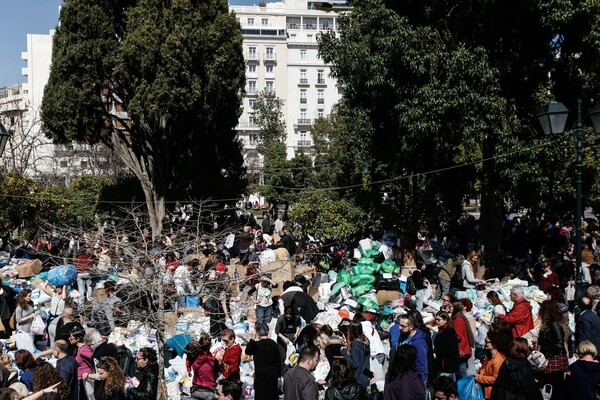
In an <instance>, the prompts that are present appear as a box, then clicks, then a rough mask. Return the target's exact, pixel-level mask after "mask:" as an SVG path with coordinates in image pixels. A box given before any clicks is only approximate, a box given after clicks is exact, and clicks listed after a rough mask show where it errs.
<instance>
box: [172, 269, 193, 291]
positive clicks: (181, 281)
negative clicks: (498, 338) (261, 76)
mask: <svg viewBox="0 0 600 400" xmlns="http://www.w3.org/2000/svg"><path fill="white" fill-rule="evenodd" d="M173 281H174V282H175V289H177V295H178V296H184V295H186V294H190V292H191V291H194V285H193V284H192V275H191V274H190V271H188V269H187V266H185V265H180V266H179V267H177V269H176V270H175V273H174V274H173Z"/></svg>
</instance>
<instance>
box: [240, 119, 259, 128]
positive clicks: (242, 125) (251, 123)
mask: <svg viewBox="0 0 600 400" xmlns="http://www.w3.org/2000/svg"><path fill="white" fill-rule="evenodd" d="M236 128H237V129H248V128H258V126H257V125H256V122H254V121H239V122H238V124H237V126H236Z"/></svg>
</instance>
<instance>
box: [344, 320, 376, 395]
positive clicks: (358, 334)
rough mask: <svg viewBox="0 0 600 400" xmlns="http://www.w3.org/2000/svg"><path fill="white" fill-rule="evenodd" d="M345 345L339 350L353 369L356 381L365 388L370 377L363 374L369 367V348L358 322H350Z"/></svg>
mask: <svg viewBox="0 0 600 400" xmlns="http://www.w3.org/2000/svg"><path fill="white" fill-rule="evenodd" d="M345 345H346V347H342V348H341V350H340V352H341V353H342V356H343V357H344V359H345V360H346V361H347V362H348V363H349V364H350V366H351V367H352V368H353V369H354V375H355V377H356V383H358V384H359V385H360V386H362V387H364V388H367V387H368V386H369V382H370V378H369V377H368V376H367V375H365V371H368V370H369V367H370V365H369V360H370V358H371V349H370V347H369V340H368V339H367V338H366V337H365V335H364V333H363V328H362V324H361V323H360V322H356V321H352V322H350V326H349V327H348V340H345Z"/></svg>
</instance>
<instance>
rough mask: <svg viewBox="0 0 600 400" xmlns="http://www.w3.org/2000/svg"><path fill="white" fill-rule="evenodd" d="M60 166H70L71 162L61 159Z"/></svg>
mask: <svg viewBox="0 0 600 400" xmlns="http://www.w3.org/2000/svg"><path fill="white" fill-rule="evenodd" d="M60 166H61V168H67V167H68V166H69V163H68V161H61V162H60Z"/></svg>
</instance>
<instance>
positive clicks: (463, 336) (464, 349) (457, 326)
mask: <svg viewBox="0 0 600 400" xmlns="http://www.w3.org/2000/svg"><path fill="white" fill-rule="evenodd" d="M452 323H453V324H454V331H455V332H456V336H457V338H458V356H459V359H460V361H459V364H458V377H457V378H458V379H461V378H464V377H465V376H467V375H468V374H467V368H468V362H469V359H470V358H471V356H472V355H473V350H472V348H473V344H474V342H475V340H474V338H475V335H474V332H472V331H471V326H470V324H469V321H468V320H467V317H466V316H465V315H464V314H463V304H462V303H461V302H460V300H457V301H455V302H454V303H452Z"/></svg>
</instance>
